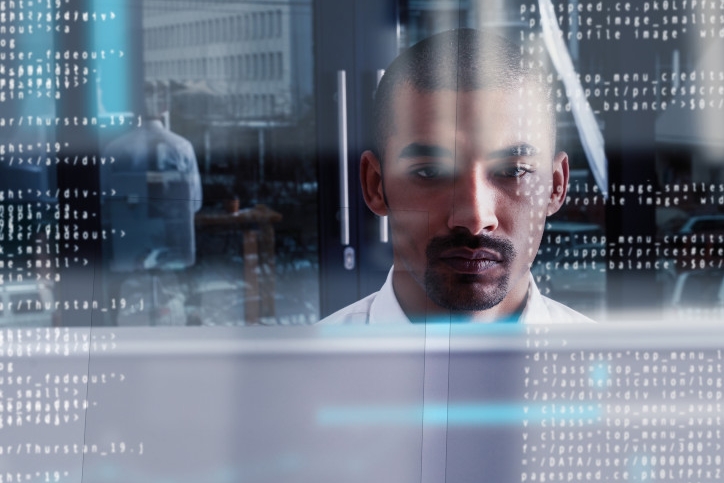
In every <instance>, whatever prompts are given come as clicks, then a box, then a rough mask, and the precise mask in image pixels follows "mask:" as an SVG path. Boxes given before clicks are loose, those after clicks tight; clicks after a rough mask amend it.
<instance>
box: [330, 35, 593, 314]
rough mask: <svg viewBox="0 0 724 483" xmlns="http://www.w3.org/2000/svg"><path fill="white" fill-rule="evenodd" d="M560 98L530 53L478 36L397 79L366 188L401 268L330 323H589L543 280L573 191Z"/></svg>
mask: <svg viewBox="0 0 724 483" xmlns="http://www.w3.org/2000/svg"><path fill="white" fill-rule="evenodd" d="M531 62H532V64H531ZM531 65H532V66H534V67H536V68H535V69H529V67H530V66H531ZM549 90H550V86H548V85H547V84H546V81H545V77H544V76H543V74H542V71H541V70H540V69H539V68H538V65H537V64H536V61H535V60H532V61H531V60H530V59H526V58H524V57H523V56H522V55H521V49H520V47H517V46H514V45H512V44H510V43H508V42H507V41H505V40H503V39H501V38H499V37H497V36H494V35H490V34H485V33H482V32H479V31H475V30H471V29H459V30H454V31H450V32H445V33H443V34H439V35H436V36H433V37H430V38H428V39H426V40H423V41H422V42H420V43H418V44H417V45H415V46H413V47H412V48H410V49H409V50H408V51H406V52H405V53H403V54H402V55H401V56H400V57H398V58H397V59H396V60H395V61H394V62H393V63H392V64H391V65H390V67H389V69H388V70H387V72H386V73H385V75H384V76H383V78H382V80H381V81H380V84H379V87H378V90H377V94H376V98H375V110H374V112H375V114H374V122H375V125H374V130H375V131H374V135H375V148H374V150H371V151H365V152H364V153H363V154H362V157H361V166H360V176H361V182H362V193H363V196H364V199H365V202H366V203H367V205H368V206H369V208H370V209H371V210H372V211H373V212H374V213H376V214H377V215H380V216H388V217H389V223H390V229H391V232H392V244H393V259H394V265H393V268H392V269H391V271H390V274H389V276H388V279H387V281H386V283H385V284H384V286H383V287H382V289H381V290H380V291H379V292H377V293H375V294H372V295H370V296H369V297H367V298H365V299H363V300H361V301H359V302H357V303H355V304H352V305H350V306H348V307H346V308H344V309H342V310H340V311H338V312H336V313H335V314H332V315H331V316H330V317H328V318H327V319H325V320H324V321H323V323H360V322H361V323H368V324H375V323H396V322H397V323H399V322H407V321H412V322H430V321H436V320H446V321H449V320H451V319H454V320H457V319H463V320H466V321H476V322H493V321H516V322H518V321H519V322H523V323H557V322H571V321H576V320H587V319H586V318H585V317H584V316H582V315H580V314H578V313H577V312H575V311H573V310H571V309H570V308H568V307H565V306H564V305H562V304H559V303H557V302H554V301H552V300H550V299H548V298H546V297H543V296H542V295H541V294H540V292H539V291H538V288H537V287H536V285H535V282H534V280H533V277H532V276H531V273H530V267H531V264H532V263H533V259H534V258H535V255H536V253H537V251H538V246H539V244H540V240H541V237H542V234H543V228H544V225H545V219H546V217H547V216H550V215H552V214H553V213H555V212H556V211H558V209H559V208H560V207H561V205H562V204H563V202H564V200H565V195H566V188H567V185H568V157H567V155H566V154H565V153H563V152H559V153H556V152H555V115H554V113H553V111H552V105H551V102H550V100H549Z"/></svg>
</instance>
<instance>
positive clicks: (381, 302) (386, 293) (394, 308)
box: [368, 267, 551, 324]
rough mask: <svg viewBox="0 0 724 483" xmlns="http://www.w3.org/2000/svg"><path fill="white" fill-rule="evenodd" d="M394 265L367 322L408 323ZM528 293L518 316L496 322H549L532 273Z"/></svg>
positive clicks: (546, 309)
mask: <svg viewBox="0 0 724 483" xmlns="http://www.w3.org/2000/svg"><path fill="white" fill-rule="evenodd" d="M393 271H394V267H393V268H391V269H390V271H389V273H388V274H387V279H386V280H385V283H384V284H383V285H382V288H381V289H380V291H379V292H378V294H377V297H375V299H374V301H373V302H372V305H371V306H370V314H369V319H368V323H369V324H391V323H409V322H410V319H408V318H407V315H405V312H404V311H403V310H402V307H401V306H400V303H399V302H398V301H397V297H396V296H395V290H394V288H393V287H392V273H393ZM528 277H529V279H530V280H529V284H528V295H527V300H526V303H525V307H524V308H523V312H522V313H521V314H520V316H519V317H516V316H512V317H506V318H504V319H501V320H499V321H498V323H522V324H529V323H546V322H550V319H551V317H550V313H549V311H548V307H547V306H546V305H545V303H544V301H543V296H542V295H541V293H540V290H538V286H537V285H536V284H535V280H534V278H533V275H532V274H530V273H529V274H528Z"/></svg>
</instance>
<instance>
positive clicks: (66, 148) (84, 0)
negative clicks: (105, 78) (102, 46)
mask: <svg viewBox="0 0 724 483" xmlns="http://www.w3.org/2000/svg"><path fill="white" fill-rule="evenodd" d="M92 8H93V2H92V1H91V0H76V1H74V2H72V3H62V4H61V6H60V7H59V10H58V14H59V15H58V18H59V20H57V21H56V24H55V29H56V33H55V36H54V44H55V53H56V59H55V60H54V63H55V70H56V73H57V72H60V74H59V75H56V76H55V79H54V80H55V81H56V86H57V87H56V93H57V97H56V99H57V101H56V115H57V117H59V118H61V120H62V122H60V123H58V126H57V128H56V140H57V142H58V143H59V146H60V151H59V152H58V153H57V154H56V156H57V159H58V160H59V163H58V164H57V180H58V193H59V196H58V205H59V210H60V220H58V225H59V231H60V235H61V240H60V242H59V248H60V251H59V254H58V258H59V262H60V267H61V268H60V270H59V274H60V282H59V283H58V284H57V290H56V297H57V298H58V299H59V301H60V302H61V305H60V306H61V309H60V310H59V312H58V319H57V320H58V321H59V323H60V324H62V325H80V326H88V325H92V324H93V323H94V320H93V317H94V312H93V311H92V310H89V309H88V308H86V309H85V310H84V309H83V304H84V302H88V303H92V301H93V300H94V299H98V298H100V296H101V290H100V289H101V287H102V280H101V279H102V265H101V256H100V254H101V243H102V237H103V233H102V232H101V223H100V193H99V167H98V164H97V162H98V160H99V155H98V152H99V148H98V140H97V139H98V133H97V131H96V127H95V126H93V125H92V123H90V122H88V123H87V124H86V125H83V124H84V123H83V120H84V119H88V120H90V119H91V118H93V117H94V116H95V115H96V111H97V109H96V106H97V98H96V92H95V82H94V75H93V64H92V62H91V60H90V57H89V58H88V59H85V60H84V59H83V58H82V57H83V56H82V53H83V52H90V51H92V50H93V41H92V40H93V39H92V30H91V28H90V27H89V24H88V23H84V22H73V21H72V18H73V16H74V15H75V14H76V13H77V12H89V11H91V10H92ZM66 14H68V15H69V16H70V19H71V20H65V19H64V18H65V15H66ZM66 119H67V120H68V122H65V120H66ZM76 120H77V121H78V122H77V123H76ZM99 303H100V301H99Z"/></svg>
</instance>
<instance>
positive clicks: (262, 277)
mask: <svg viewBox="0 0 724 483" xmlns="http://www.w3.org/2000/svg"><path fill="white" fill-rule="evenodd" d="M281 220H282V215H281V214H280V213H277V212H276V211H274V210H272V209H271V208H269V207H268V206H266V205H256V206H255V207H253V208H246V209H243V210H239V211H237V212H236V213H227V212H224V211H200V212H198V213H196V216H195V218H194V222H195V225H196V229H197V230H200V229H201V230H202V229H208V228H213V227H221V228H238V229H239V230H241V235H242V250H243V253H242V254H241V255H242V257H243V259H244V283H245V289H244V319H245V321H246V323H247V324H258V323H259V322H260V320H261V318H262V317H274V223H279V222H280V221H281Z"/></svg>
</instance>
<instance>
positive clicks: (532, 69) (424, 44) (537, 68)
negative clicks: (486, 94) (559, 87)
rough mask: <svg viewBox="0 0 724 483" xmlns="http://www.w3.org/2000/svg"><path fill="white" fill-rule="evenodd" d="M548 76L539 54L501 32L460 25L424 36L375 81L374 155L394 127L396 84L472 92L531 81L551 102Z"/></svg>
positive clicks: (553, 121) (418, 88)
mask: <svg viewBox="0 0 724 483" xmlns="http://www.w3.org/2000/svg"><path fill="white" fill-rule="evenodd" d="M533 50H534V52H538V51H539V49H537V48H534V49H533ZM546 78H547V68H546V66H545V63H543V64H542V63H541V58H540V57H539V56H534V55H530V54H528V50H527V49H524V48H522V47H521V46H518V45H516V44H515V43H513V42H511V41H509V40H506V39H505V38H503V37H500V36H499V35H496V34H493V33H490V32H486V31H480V30H475V29H470V28H460V29H455V30H448V31H446V32H443V33H440V34H437V35H433V36H431V37H428V38H426V39H424V40H422V41H420V42H418V43H417V44H415V45H413V46H412V47H410V48H409V49H408V50H406V51H405V52H403V53H402V54H401V55H400V56H399V57H397V58H396V59H395V60H394V61H393V62H392V63H391V64H390V66H389V67H388V68H387V70H386V71H385V75H384V76H383V77H382V79H381V80H380V83H379V85H378V86H377V92H376V94H375V101H374V108H373V114H372V116H373V118H372V122H373V125H372V135H373V138H374V139H373V142H374V151H375V154H376V155H377V157H378V158H379V159H380V160H382V157H383V156H384V147H385V144H386V142H387V139H388V137H389V136H390V134H391V132H392V129H393V126H392V123H393V119H394V113H393V112H392V104H393V99H394V96H395V92H396V90H397V88H398V87H400V86H406V85H407V86H411V87H413V88H415V89H417V90H420V91H423V92H425V91H427V92H429V91H436V90H443V89H450V90H454V91H472V90H478V89H485V88H503V89H514V88H516V87H521V86H522V85H523V84H524V83H525V82H528V83H530V82H533V83H535V84H537V85H538V86H540V87H541V88H542V89H541V91H542V94H543V95H545V96H546V98H547V100H549V101H550V95H551V94H550V88H549V87H548V86H547V83H546ZM550 111H551V118H552V121H551V122H552V131H553V134H552V136H553V139H554V140H555V113H554V112H553V109H552V108H551V109H550Z"/></svg>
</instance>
